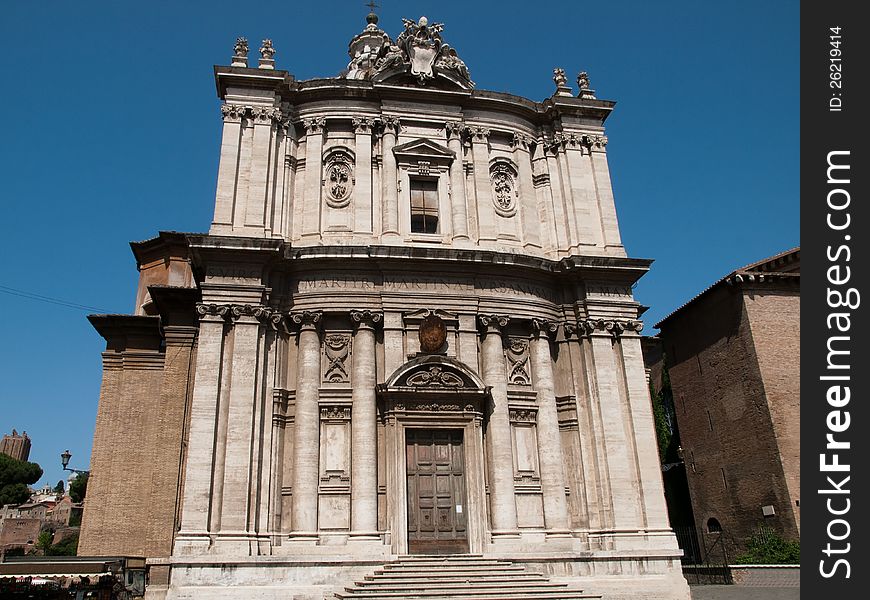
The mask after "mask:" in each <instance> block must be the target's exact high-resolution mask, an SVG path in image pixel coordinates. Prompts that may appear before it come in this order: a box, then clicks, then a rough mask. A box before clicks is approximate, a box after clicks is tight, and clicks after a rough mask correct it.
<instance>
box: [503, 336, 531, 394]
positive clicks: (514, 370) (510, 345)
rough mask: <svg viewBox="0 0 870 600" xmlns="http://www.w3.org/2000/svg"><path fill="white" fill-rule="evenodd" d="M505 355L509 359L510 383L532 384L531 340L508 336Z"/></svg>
mask: <svg viewBox="0 0 870 600" xmlns="http://www.w3.org/2000/svg"><path fill="white" fill-rule="evenodd" d="M505 356H506V357H507V361H508V383H510V384H513V385H532V377H531V375H530V374H529V340H527V339H525V338H518V337H511V338H508V341H507V348H505Z"/></svg>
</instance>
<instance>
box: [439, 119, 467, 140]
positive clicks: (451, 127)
mask: <svg viewBox="0 0 870 600" xmlns="http://www.w3.org/2000/svg"><path fill="white" fill-rule="evenodd" d="M463 129H465V124H463V123H462V122H461V121H447V122H446V123H445V124H444V130H445V131H446V132H447V139H448V140H452V139H460V138H461V137H462V130H463Z"/></svg>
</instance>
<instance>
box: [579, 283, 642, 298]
mask: <svg viewBox="0 0 870 600" xmlns="http://www.w3.org/2000/svg"><path fill="white" fill-rule="evenodd" d="M586 295H587V296H604V297H606V298H612V297H630V296H631V287H629V286H627V285H593V284H587V285H586Z"/></svg>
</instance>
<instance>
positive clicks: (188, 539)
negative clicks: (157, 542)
mask: <svg viewBox="0 0 870 600" xmlns="http://www.w3.org/2000/svg"><path fill="white" fill-rule="evenodd" d="M211 543H212V540H211V535H210V534H209V533H208V532H207V531H184V532H179V534H178V535H176V536H175V542H174V543H173V545H172V554H173V556H191V555H196V554H205V553H207V552H208V550H209V548H211Z"/></svg>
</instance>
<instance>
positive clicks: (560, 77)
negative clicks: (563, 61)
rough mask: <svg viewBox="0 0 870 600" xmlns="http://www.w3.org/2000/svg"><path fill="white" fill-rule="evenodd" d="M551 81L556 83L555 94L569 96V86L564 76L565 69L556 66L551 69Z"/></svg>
mask: <svg viewBox="0 0 870 600" xmlns="http://www.w3.org/2000/svg"><path fill="white" fill-rule="evenodd" d="M553 83H555V84H556V94H555V95H557V96H570V95H571V88H570V87H568V78H567V77H566V76H565V69H562V68H561V67H556V68H555V69H553Z"/></svg>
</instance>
